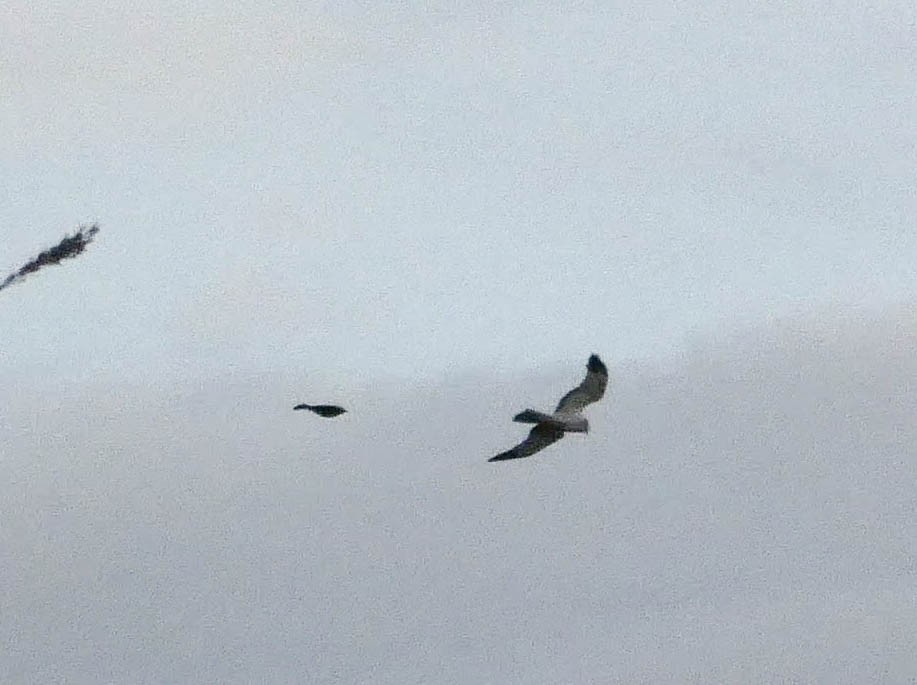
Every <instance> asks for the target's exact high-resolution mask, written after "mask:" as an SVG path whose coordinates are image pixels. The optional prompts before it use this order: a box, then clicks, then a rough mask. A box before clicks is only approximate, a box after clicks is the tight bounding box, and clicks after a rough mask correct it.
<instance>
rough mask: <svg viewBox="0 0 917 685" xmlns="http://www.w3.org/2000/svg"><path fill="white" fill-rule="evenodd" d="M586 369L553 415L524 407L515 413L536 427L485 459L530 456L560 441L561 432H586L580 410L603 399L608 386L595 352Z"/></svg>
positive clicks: (519, 420)
mask: <svg viewBox="0 0 917 685" xmlns="http://www.w3.org/2000/svg"><path fill="white" fill-rule="evenodd" d="M586 369H587V371H586V378H584V379H583V382H582V383H580V384H579V385H578V386H577V387H575V388H573V390H571V391H570V392H568V393H567V394H566V395H564V396H563V397H562V398H561V400H560V402H559V403H558V404H557V409H555V410H554V413H553V414H543V413H542V412H540V411H535V410H534V409H526V410H525V411H524V412H522V413H520V414H516V416H514V417H513V421H518V422H519V423H534V424H535V427H534V428H532V430H531V431H529V436H528V437H527V438H526V439H525V440H523V441H522V442H521V443H519V444H518V445H516V446H515V447H513V449H511V450H508V451H506V452H502V453H500V454H498V455H497V456H496V457H491V458H490V459H488V461H505V460H506V459H521V458H522V457H531V456H532V455H533V454H535V453H536V452H540V451H541V450H543V449H544V448H545V447H547V446H548V445H551V444H553V443H555V442H557V441H558V440H560V439H561V438H562V437H564V433H588V432H589V422H588V421H587V420H586V417H585V416H583V414H582V411H583V409H584V408H585V407H586V406H587V405H590V404H592V403H593V402H597V401H598V400H600V399H602V395H604V394H605V386H606V385H608V369H607V368H605V365H604V364H603V363H602V360H601V359H599V357H598V355H595V354H593V355H592V356H591V357H589V362H588V363H587V364H586Z"/></svg>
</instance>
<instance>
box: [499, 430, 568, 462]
mask: <svg viewBox="0 0 917 685" xmlns="http://www.w3.org/2000/svg"><path fill="white" fill-rule="evenodd" d="M562 437H564V431H563V430H562V429H560V428H557V427H554V426H551V425H549V424H546V423H539V424H538V425H537V426H535V427H534V428H533V429H532V430H530V431H529V436H528V437H527V438H526V439H525V440H523V441H522V442H520V443H519V444H518V445H516V446H515V447H513V449H511V450H507V451H506V452H501V453H500V454H498V455H497V456H496V457H491V458H490V459H488V460H487V461H506V460H507V459H521V458H522V457H531V456H532V455H533V454H535V453H536V452H540V451H541V450H543V449H544V448H545V447H547V446H548V445H551V444H553V443H555V442H557V441H558V440H560V439H561V438H562Z"/></svg>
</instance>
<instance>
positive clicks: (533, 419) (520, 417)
mask: <svg viewBox="0 0 917 685" xmlns="http://www.w3.org/2000/svg"><path fill="white" fill-rule="evenodd" d="M550 420H551V417H550V416H549V415H548V414H543V413H542V412H540V411H535V410H534V409H526V410H525V411H523V412H520V413H518V414H516V415H515V416H514V417H513V421H518V422H519V423H542V422H544V421H550Z"/></svg>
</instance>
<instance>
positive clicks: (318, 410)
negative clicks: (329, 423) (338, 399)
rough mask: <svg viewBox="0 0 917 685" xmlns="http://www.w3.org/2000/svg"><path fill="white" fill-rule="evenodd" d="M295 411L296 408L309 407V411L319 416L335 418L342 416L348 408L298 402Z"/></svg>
mask: <svg viewBox="0 0 917 685" xmlns="http://www.w3.org/2000/svg"><path fill="white" fill-rule="evenodd" d="M293 409H294V411H295V410H296V409H308V410H309V411H311V412H313V413H315V414H318V415H319V416H324V417H325V418H328V419H330V418H333V417H335V416H340V415H341V414H343V413H344V412H346V411H347V410H346V409H344V408H343V407H338V406H335V405H333V404H297V405H296V406H295V407H293Z"/></svg>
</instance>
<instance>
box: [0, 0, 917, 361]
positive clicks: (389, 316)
mask: <svg viewBox="0 0 917 685" xmlns="http://www.w3.org/2000/svg"><path fill="white" fill-rule="evenodd" d="M861 5H862V3H854V2H850V3H835V4H834V5H833V6H832V7H830V8H825V7H823V6H820V5H819V6H817V7H816V6H814V5H812V6H811V7H806V6H793V7H790V6H786V7H783V6H781V7H779V8H775V7H766V8H765V7H761V8H759V9H750V8H748V7H745V8H743V7H741V6H738V5H735V4H734V3H721V4H719V5H714V4H710V3H699V4H698V5H696V6H692V5H683V4H682V5H679V6H678V7H675V6H673V5H671V4H669V3H665V4H662V3H655V4H650V5H641V6H640V8H639V9H635V8H634V7H632V6H631V5H630V4H626V3H625V4H621V5H619V6H614V5H612V4H608V3H605V4H596V5H592V4H589V3H585V4H579V5H576V6H575V7H573V8H571V7H569V3H567V4H565V5H564V7H563V8H557V7H555V6H553V5H551V4H547V3H537V4H536V3H525V4H521V5H518V6H513V5H511V4H498V5H494V4H493V3H485V4H482V5H480V6H478V7H474V6H468V7H465V8H463V9H462V10H460V11H457V10H455V9H453V7H452V5H450V4H442V5H439V4H435V3H434V4H428V5H426V6H425V7H423V8H419V7H418V6H416V5H414V4H410V3H408V4H389V3H377V4H373V5H372V7H371V8H370V9H365V8H361V7H359V6H356V5H349V6H348V5H343V4H336V5H335V6H336V7H338V9H334V10H331V9H321V8H319V7H315V6H313V7H312V8H311V9H310V8H309V7H308V5H304V4H303V3H289V4H288V5H287V6H283V5H281V4H278V3H271V4H270V5H267V4H265V5H261V6H259V5H257V4H249V5H247V6H246V8H244V9H232V10H229V9H227V8H226V7H225V3H192V4H188V3H174V4H172V5H171V6H170V5H169V4H162V3H161V4H158V5H156V7H155V8H154V9H151V8H150V6H149V5H148V4H144V3H133V4H131V3H126V4H122V5H121V6H119V7H117V8H112V7H111V6H110V4H109V3H104V4H102V3H80V4H79V5H78V6H77V5H73V6H70V5H66V4H50V3H38V4H36V3H17V2H13V4H11V5H10V4H7V6H6V9H5V10H4V20H3V22H0V45H2V47H0V51H2V52H0V55H2V84H3V88H4V91H5V93H4V97H3V98H2V100H0V124H2V128H3V130H4V136H3V138H2V141H0V153H2V155H3V160H4V164H3V165H2V168H0V185H2V187H3V188H4V189H5V198H4V201H3V202H2V203H0V212H2V215H0V224H2V226H3V227H4V228H3V237H4V240H3V252H2V256H0V261H2V264H3V268H4V269H8V270H12V269H14V268H17V267H18V266H19V265H20V264H21V263H22V262H24V261H25V260H26V259H28V258H30V257H31V256H33V254H34V253H35V252H36V250H37V249H38V248H39V247H44V246H48V245H50V244H53V243H54V242H56V241H57V240H58V239H59V238H60V236H61V235H62V234H63V233H64V232H65V231H68V230H72V229H73V228H75V226H76V224H77V223H79V222H84V221H86V222H88V221H99V222H100V223H101V225H102V233H101V234H100V236H99V239H98V241H97V243H96V244H95V245H93V246H92V248H91V250H90V251H88V252H87V253H86V254H85V255H84V256H83V257H81V258H80V261H79V262H70V263H68V264H66V265H65V266H64V267H62V268H60V269H55V270H51V271H46V272H45V273H42V274H39V275H36V276H35V277H34V278H33V279H31V280H32V282H30V283H27V284H24V285H22V287H18V288H16V289H10V290H9V291H6V292H5V293H4V294H3V300H4V303H3V304H4V306H3V307H0V317H2V318H0V327H2V329H3V330H4V331H5V332H6V335H5V336H4V338H5V340H6V344H5V345H4V347H5V350H4V352H5V355H6V359H7V360H8V361H7V363H6V364H5V365H4V366H5V367H7V368H15V369H33V370H34V369H41V370H42V373H49V374H54V375H55V376H57V377H68V376H71V375H73V374H80V373H91V374H98V373H105V372H108V373H112V374H113V375H114V376H116V377H123V375H124V374H129V375H131V376H135V377H140V378H143V377H149V376H151V375H152V376H154V377H157V378H163V377H168V376H173V375H187V374H189V373H193V372H194V371H195V370H197V369H201V368H206V369H212V370H216V371H222V370H225V369H226V368H228V367H229V368H242V369H245V368H257V369H262V370H270V369H276V368H281V367H283V368H296V369H322V370H326V371H328V372H329V373H330V374H331V375H332V376H334V377H338V378H341V379H344V378H351V377H353V376H354V375H357V374H359V375H361V376H363V377H374V376H380V375H390V374H391V375H396V376H400V377H403V378H435V377H438V376H440V375H441V374H442V373H443V372H444V371H454V370H461V369H464V368H466V367H484V368H486V367H490V366H493V365H500V366H501V367H510V368H515V369H528V368H533V367H538V366H540V365H543V364H545V363H554V362H561V361H563V362H566V360H568V359H570V357H571V355H572V356H573V357H574V359H578V358H579V357H580V356H581V355H582V354H583V353H586V352H589V351H592V350H596V351H599V352H603V353H605V354H606V355H611V356H613V357H616V358H631V357H654V356H663V355H668V354H671V352H672V351H673V350H677V349H679V348H680V347H681V346H682V345H683V344H684V341H685V337H686V336H691V335H694V334H695V333H698V332H700V333H704V332H708V331H714V330H720V329H722V328H723V327H726V328H729V327H733V326H735V325H737V324H743V325H744V324H749V323H754V322H756V321H760V320H762V319H767V318H769V317H772V316H774V315H781V314H785V313H788V312H792V311H800V310H803V311H804V310H806V309H807V308H809V307H812V306H818V305H821V304H823V303H825V302H842V303H851V302H855V303H867V304H877V303H878V304H880V303H884V302H888V301H900V300H907V299H908V298H910V297H911V296H912V295H913V293H914V291H915V288H917V276H915V275H914V274H915V270H914V269H912V265H913V264H914V263H915V258H917V237H915V232H914V231H912V230H911V222H912V217H913V215H914V212H913V205H914V200H913V195H914V193H913V188H914V187H915V180H917V179H915V174H917V171H915V169H917V165H915V163H914V162H915V161H917V159H915V156H917V155H915V150H914V147H915V137H917V133H915V132H914V129H913V126H912V122H913V121H914V120H915V117H917V106H915V93H914V89H913V88H912V83H913V82H914V79H913V76H914V69H913V67H914V64H915V50H917V48H915V47H914V46H915V45H917V42H915V41H914V40H912V39H913V38H914V35H913V30H912V27H913V24H914V20H915V18H917V10H914V9H913V7H911V5H910V4H909V3H903V2H902V3H899V4H898V5H893V4H886V5H882V6H880V7H874V8H869V9H867V8H864V7H862V6H861ZM26 312H28V315H26Z"/></svg>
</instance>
